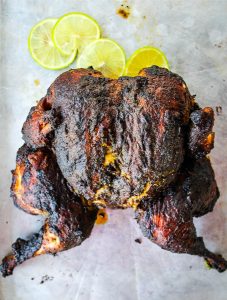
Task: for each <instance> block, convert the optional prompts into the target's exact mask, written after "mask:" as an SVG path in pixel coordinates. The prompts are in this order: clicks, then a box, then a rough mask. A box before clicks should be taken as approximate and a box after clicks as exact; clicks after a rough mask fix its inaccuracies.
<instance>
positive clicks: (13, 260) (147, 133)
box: [0, 66, 227, 276]
mask: <svg viewBox="0 0 227 300" xmlns="http://www.w3.org/2000/svg"><path fill="white" fill-rule="evenodd" d="M213 122H214V113H213V110H212V109H211V108H209V107H205V108H203V109H202V108H200V107H199V105H198V104H197V103H196V102H195V99H194V97H193V96H191V95H190V93H189V91H188V88H187V86H186V84H185V82H184V81H183V79H182V78H181V77H180V76H178V75H177V74H174V73H172V72H170V71H168V70H166V69H163V68H159V67H156V66H153V67H151V68H146V69H143V70H142V71H141V72H140V74H139V76H137V77H134V78H130V77H121V78H119V79H117V80H114V79H109V78H105V77H104V76H103V75H102V74H101V73H100V72H97V71H94V70H93V69H87V70H85V69H77V70H70V71H67V72H65V73H63V74H62V75H60V76H59V77H58V78H57V79H56V80H55V81H54V83H53V84H52V85H51V86H50V88H49V89H48V91H47V95H46V96H45V97H44V98H42V99H41V100H40V101H39V102H38V104H37V106H35V107H33V108H32V109H31V110H30V112H29V115H28V117H27V120H26V121H25V123H24V125H23V129H22V133H23V139H24V141H25V144H24V145H23V146H22V147H21V148H20V149H19V150H18V153H17V159H16V169H15V170H14V171H13V172H12V174H13V178H12V186H11V196H12V198H13V200H14V203H15V205H16V206H17V207H19V208H21V209H22V210H24V211H25V212H27V213H30V214H34V215H44V216H45V217H46V221H45V224H44V226H43V227H42V228H41V229H40V231H39V232H38V233H36V234H34V235H33V236H32V237H31V239H30V240H23V239H20V238H19V239H17V240H16V242H15V243H14V244H13V245H12V253H11V254H10V255H8V256H6V257H5V258H4V259H3V261H2V264H1V266H0V270H1V272H2V275H3V276H7V275H10V274H12V272H13V269H14V268H15V267H16V266H17V265H18V264H21V263H22V262H23V261H25V260H27V259H29V258H31V257H35V256H38V255H41V254H45V253H52V254H55V253H57V252H59V251H63V250H66V249H69V248H72V247H75V246H78V245H80V244H81V243H82V242H83V241H84V239H86V238H87V237H88V236H89V235H90V233H91V230H92V227H93V225H94V222H95V220H96V217H97V213H98V210H99V209H100V208H103V207H110V208H127V207H133V208H134V209H135V214H136V219H137V221H138V223H139V225H140V227H141V229H142V232H143V234H144V236H145V237H147V238H148V239H150V240H151V241H153V242H154V243H156V244H157V245H159V246H160V247H162V248H163V249H166V250H169V251H172V252H177V253H188V254H193V255H199V256H201V257H203V258H204V259H205V260H206V261H207V263H208V264H209V265H210V266H211V267H212V268H215V269H217V270H218V271H220V272H222V271H224V270H226V269H227V262H226V260H225V259H224V258H223V257H222V256H221V255H218V254H214V253H212V252H210V251H209V250H208V249H206V247H205V245H204V242H203V239H202V237H197V235H196V229H195V227H194V224H193V217H199V216H202V215H204V214H206V213H208V212H210V211H212V209H213V207H214V205H215V202H216V200H217V199H218V197H219V191H218V187H217V184H216V181H215V177H214V172H213V169H212V166H211V163H210V160H209V158H208V157H207V154H208V153H209V152H210V151H211V149H212V148H213V143H214V133H213V132H212V127H213Z"/></svg>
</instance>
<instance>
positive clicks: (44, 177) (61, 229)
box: [0, 145, 97, 276]
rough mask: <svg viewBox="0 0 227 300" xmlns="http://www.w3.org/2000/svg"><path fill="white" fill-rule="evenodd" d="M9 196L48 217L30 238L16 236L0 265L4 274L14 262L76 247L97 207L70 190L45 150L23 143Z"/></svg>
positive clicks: (28, 209) (92, 223) (14, 265)
mask: <svg viewBox="0 0 227 300" xmlns="http://www.w3.org/2000/svg"><path fill="white" fill-rule="evenodd" d="M11 196H12V197H13V199H14V203H15V204H16V206H17V207H19V208H21V209H23V210H24V211H26V212H27V213H31V214H42V215H45V216H46V217H47V219H46V221H45V224H44V226H43V227H42V228H41V229H40V231H39V233H36V234H34V235H32V237H31V238H30V240H27V241H26V240H23V239H20V238H19V239H17V240H16V242H15V243H14V244H13V245H12V254H10V255H9V256H7V257H5V258H4V260H3V262H2V266H1V267H0V270H1V272H2V274H3V276H7V275H10V274H12V272H13V269H14V268H15V267H16V265H18V264H21V263H22V262H23V261H25V260H27V259H29V258H31V257H34V256H37V255H41V254H44V253H57V252H59V251H63V250H66V249H69V248H72V247H75V246H78V245H80V244H81V243H82V241H83V240H84V239H86V238H87V237H88V236H89V235H90V232H91V230H92V227H93V225H94V222H95V219H96V215H97V209H96V208H95V207H87V206H85V205H83V203H82V201H81V199H80V198H79V197H78V196H77V195H75V194H74V193H73V192H72V191H71V190H70V189H69V187H68V184H67V182H66V180H65V179H64V178H63V176H62V174H61V171H60V170H59V167H58V165H57V162H56V158H55V156H54V154H53V153H52V152H51V151H49V150H48V149H44V148H40V149H38V150H32V149H30V148H28V146H26V145H24V146H22V147H21V148H20V149H19V151H18V154H17V168H16V170H15V171H14V172H13V182H12V186H11Z"/></svg>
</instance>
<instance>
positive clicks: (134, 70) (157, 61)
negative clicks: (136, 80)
mask: <svg viewBox="0 0 227 300" xmlns="http://www.w3.org/2000/svg"><path fill="white" fill-rule="evenodd" d="M153 65H156V66H159V67H163V68H167V69H169V64H168V61H167V58H166V56H165V54H164V53H163V52H162V51H161V50H160V49H157V48H154V47H150V46H147V47H143V48H140V49H138V50H136V51H135V52H134V53H133V54H132V55H131V56H130V58H129V59H128V61H127V64H126V68H125V75H127V76H137V75H138V73H139V71H140V70H142V69H143V68H148V67H151V66H153Z"/></svg>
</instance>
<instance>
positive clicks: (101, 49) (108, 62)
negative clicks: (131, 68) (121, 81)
mask: <svg viewBox="0 0 227 300" xmlns="http://www.w3.org/2000/svg"><path fill="white" fill-rule="evenodd" d="M88 67H93V68H94V69H95V70H98V71H100V72H102V74H103V75H104V76H106V77H109V78H118V77H119V76H121V75H122V74H123V72H124V68H125V53H124V50H123V49H122V48H121V47H120V46H119V45H118V44H117V43H116V42H115V41H113V40H110V39H99V40H96V41H94V42H92V43H91V44H89V45H88V46H87V47H86V48H85V49H84V51H83V52H82V53H81V54H80V56H79V57H78V60H77V68H88Z"/></svg>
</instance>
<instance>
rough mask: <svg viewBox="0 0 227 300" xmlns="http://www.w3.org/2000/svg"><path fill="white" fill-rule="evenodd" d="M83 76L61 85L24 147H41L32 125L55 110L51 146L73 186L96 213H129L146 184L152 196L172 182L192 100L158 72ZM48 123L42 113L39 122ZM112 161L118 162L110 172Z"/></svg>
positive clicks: (70, 75) (66, 78)
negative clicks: (101, 209) (97, 209)
mask: <svg viewBox="0 0 227 300" xmlns="http://www.w3.org/2000/svg"><path fill="white" fill-rule="evenodd" d="M81 72H82V73H83V75H84V70H82V71H81V70H72V71H70V72H66V73H64V74H62V75H61V76H60V77H58V79H57V80H56V81H55V82H54V83H53V85H52V86H51V88H50V89H49V91H48V94H47V96H46V98H44V99H42V100H41V102H40V103H39V104H38V108H36V109H33V110H32V111H31V113H30V115H29V117H28V119H27V121H26V122H25V124H24V127H23V133H24V140H25V141H26V143H27V144H29V145H31V146H32V147H37V146H43V143H42V141H43V140H44V139H45V138H46V137H43V135H41V137H42V141H39V140H38V139H37V138H36V134H34V129H33V128H34V126H32V130H30V128H31V125H30V120H31V119H33V118H34V117H33V115H36V114H37V113H38V112H39V110H40V107H43V106H45V103H46V102H47V103H51V113H52V116H53V117H52V119H51V125H50V128H52V127H53V126H52V124H53V123H54V124H57V126H56V128H55V132H54V137H53V140H52V145H53V146H54V150H55V151H56V156H57V161H58V164H59V167H60V169H61V171H62V173H63V176H64V177H65V178H66V180H67V181H68V182H69V184H70V185H71V186H72V187H73V189H74V190H76V191H78V193H80V194H81V195H83V197H85V198H86V199H87V200H90V201H95V202H96V203H99V205H102V204H103V205H108V206H110V207H127V206H131V204H130V202H129V204H128V199H129V198H130V197H132V196H134V195H139V194H141V193H142V192H143V190H144V189H145V185H146V184H149V185H150V189H149V191H148V194H150V195H151V194H154V193H156V191H157V190H160V189H163V187H165V186H167V185H168V184H169V183H170V182H171V181H172V180H173V179H174V178H175V176H176V173H177V171H178V169H179V167H180V165H181V163H182V162H183V159H184V153H185V148H184V143H185V137H186V134H187V132H186V131H185V126H186V125H187V124H188V123H189V115H190V111H191V110H192V109H193V105H194V102H193V101H194V100H193V98H192V97H191V96H190V94H189V92H188V89H187V87H186V84H185V83H184V81H183V80H182V78H181V77H180V76H178V75H175V74H173V73H170V72H168V71H167V70H164V69H160V68H151V70H149V74H148V75H146V74H145V72H144V73H141V75H143V76H140V77H135V78H127V77H123V78H119V79H118V80H111V79H108V78H104V77H101V75H100V74H97V73H96V72H95V74H96V76H93V73H94V71H92V70H91V71H90V73H88V75H87V74H85V75H86V76H85V75H84V76H81V77H80V76H79V75H81V74H80V73H81ZM77 74H79V75H77ZM42 103H44V105H43V104H42ZM48 108H49V106H48ZM49 116H50V111H49V110H47V111H44V112H43V116H42V118H41V119H42V120H43V119H47V118H49ZM36 132H37V131H36ZM48 134H50V133H49V132H48ZM38 136H40V134H38ZM48 143H49V141H48ZM48 143H47V144H48ZM111 153H112V154H113V155H114V158H115V159H114V160H113V162H112V163H110V164H108V165H105V163H104V162H105V157H106V155H107V154H109V156H110V155H111ZM100 189H101V190H100Z"/></svg>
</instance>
